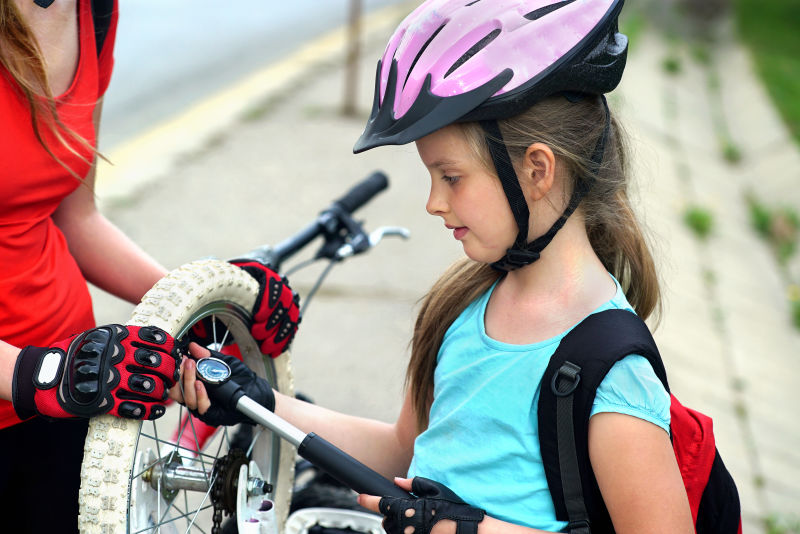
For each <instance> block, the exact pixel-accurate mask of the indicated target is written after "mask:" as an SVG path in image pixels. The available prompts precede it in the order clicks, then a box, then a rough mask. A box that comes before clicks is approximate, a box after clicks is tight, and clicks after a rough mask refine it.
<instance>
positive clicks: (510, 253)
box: [492, 248, 540, 272]
mask: <svg viewBox="0 0 800 534" xmlns="http://www.w3.org/2000/svg"><path fill="white" fill-rule="evenodd" d="M539 256H540V254H539V252H536V251H533V250H523V249H518V248H510V249H508V250H507V251H506V255H505V256H503V257H502V258H500V259H499V260H497V261H496V262H494V263H492V268H493V269H495V270H497V271H504V272H508V271H513V270H514V269H519V268H520V267H525V266H526V265H530V264H531V263H533V262H535V261H536V260H538V259H539Z"/></svg>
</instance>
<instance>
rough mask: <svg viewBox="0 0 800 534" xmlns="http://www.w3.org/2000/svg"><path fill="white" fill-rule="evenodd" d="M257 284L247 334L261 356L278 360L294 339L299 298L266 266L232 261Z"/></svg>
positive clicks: (298, 315) (298, 320)
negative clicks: (256, 345) (257, 292)
mask: <svg viewBox="0 0 800 534" xmlns="http://www.w3.org/2000/svg"><path fill="white" fill-rule="evenodd" d="M231 263H233V264H234V265H236V266H238V267H240V268H241V269H243V270H244V271H245V272H247V274H249V275H250V276H252V277H253V278H254V279H255V280H256V281H257V282H258V284H259V288H260V289H259V294H258V296H257V297H256V302H255V304H254V306H253V325H252V328H251V333H252V334H253V337H254V338H255V339H256V341H258V343H259V348H260V350H261V352H262V353H263V354H266V355H269V356H272V357H273V358H275V357H278V356H280V355H281V354H282V353H283V352H284V351H285V350H286V349H287V347H288V346H289V344H290V343H291V342H292V340H293V339H294V334H295V332H296V330H297V325H298V324H299V322H300V309H299V296H298V295H297V293H295V292H294V291H292V288H291V287H290V286H289V282H288V280H286V278H284V277H282V276H281V275H279V274H278V273H276V272H275V271H273V270H272V269H271V268H270V267H269V266H268V265H264V264H262V263H260V262H257V261H253V260H233V261H232V262H231Z"/></svg>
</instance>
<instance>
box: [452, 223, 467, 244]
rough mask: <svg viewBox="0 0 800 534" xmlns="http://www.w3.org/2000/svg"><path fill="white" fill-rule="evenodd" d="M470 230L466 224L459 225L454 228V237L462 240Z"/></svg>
mask: <svg viewBox="0 0 800 534" xmlns="http://www.w3.org/2000/svg"><path fill="white" fill-rule="evenodd" d="M467 232H469V228H467V227H466V226H459V227H458V228H453V237H455V238H456V239H457V240H458V241H461V239H463V237H464V236H465V235H467Z"/></svg>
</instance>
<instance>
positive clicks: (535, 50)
mask: <svg viewBox="0 0 800 534" xmlns="http://www.w3.org/2000/svg"><path fill="white" fill-rule="evenodd" d="M622 4H623V0H562V1H555V2H554V1H552V0H428V1H426V2H424V3H423V4H422V5H420V6H419V7H418V8H417V9H415V10H414V11H413V12H412V13H411V14H410V15H409V16H408V17H406V19H405V20H404V21H403V22H402V23H401V24H400V26H399V27H398V28H397V30H395V32H394V35H393V36H392V38H391V39H390V40H389V44H388V45H387V47H386V50H385V52H384V54H383V57H382V58H381V60H380V61H379V62H378V69H377V75H376V81H375V98H374V100H373V106H372V113H371V114H370V118H369V120H368V122H367V126H366V128H365V130H364V133H363V134H362V135H361V137H360V138H359V139H358V141H357V142H356V144H355V147H354V148H353V151H354V152H355V153H358V152H362V151H364V150H368V149H370V148H374V147H377V146H381V145H390V144H394V145H397V144H405V143H409V142H411V141H415V140H417V139H419V138H421V137H424V136H426V135H428V134H430V133H432V132H434V131H436V130H438V129H440V128H442V127H444V126H447V125H448V124H452V123H454V122H465V121H480V122H481V125H482V126H483V127H484V130H485V131H486V134H487V135H486V139H487V142H488V144H489V148H490V152H491V154H492V158H493V160H494V163H495V167H496V168H497V171H498V175H499V176H500V179H501V182H502V183H503V187H504V189H505V192H506V195H507V196H508V199H509V203H510V204H511V208H512V212H513V213H514V216H515V218H516V220H517V224H518V226H519V230H520V235H519V236H518V237H517V240H516V243H515V246H514V247H513V248H512V249H510V250H509V255H507V256H506V257H505V258H504V259H503V260H501V261H500V262H498V263H497V264H495V267H497V268H500V269H504V270H508V269H511V268H516V267H519V266H521V265H526V264H528V263H531V262H532V261H535V260H536V259H538V256H539V252H541V249H542V248H544V245H546V244H547V243H548V242H549V241H550V239H552V235H550V237H549V238H547V239H546V242H545V243H543V244H542V241H541V238H540V239H538V240H536V241H534V243H535V244H536V246H533V245H534V243H527V231H528V230H527V229H528V208H527V203H526V202H525V201H524V198H523V197H522V192H521V190H520V187H519V183H518V181H517V178H516V174H514V172H513V167H512V166H511V163H510V159H509V157H508V153H507V150H506V149H505V145H504V144H503V142H502V135H500V130H499V128H498V127H497V123H496V121H497V120H500V119H505V118H508V117H511V116H514V115H517V114H519V113H521V112H523V111H525V110H526V109H528V108H529V107H531V106H532V105H533V104H535V103H536V102H538V101H540V100H542V99H543V98H545V97H547V96H551V95H556V94H564V95H565V96H567V97H568V98H570V99H573V98H582V97H584V95H603V94H604V93H607V92H609V91H611V90H612V89H614V88H615V87H616V86H617V84H618V83H619V81H620V79H621V77H622V71H623V70H624V68H625V60H626V57H627V48H628V40H627V38H626V37H625V36H624V35H623V34H620V33H619V32H618V31H617V18H618V16H619V12H620V10H621V9H622ZM603 103H604V104H605V100H604V99H603ZM606 117H607V120H608V113H606ZM607 131H608V124H607V125H606V133H607ZM605 138H606V135H603V138H602V139H601V140H600V142H598V147H597V150H596V151H595V156H596V157H597V158H598V159H597V160H596V163H599V161H601V160H602V153H603V148H604V145H605ZM584 193H585V191H583V192H580V191H578V192H576V195H577V197H578V198H577V200H576V199H575V196H576V195H574V196H573V200H574V201H575V202H574V204H575V206H572V204H573V202H571V203H570V206H572V207H571V209H570V208H568V209H567V211H566V212H565V214H564V216H562V219H563V220H560V222H557V223H556V225H554V226H557V227H556V228H555V229H554V230H553V229H551V232H552V234H555V231H557V230H558V229H559V228H560V227H561V226H562V225H563V223H564V222H565V221H566V217H568V216H569V214H570V213H571V212H572V211H573V210H574V209H575V207H577V202H578V201H579V200H580V196H582V195H583V194H584ZM551 232H548V234H551ZM548 234H546V235H545V236H542V237H546V236H547V235H548Z"/></svg>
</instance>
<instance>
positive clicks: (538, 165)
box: [522, 143, 556, 200]
mask: <svg viewBox="0 0 800 534" xmlns="http://www.w3.org/2000/svg"><path fill="white" fill-rule="evenodd" d="M555 176H556V156H555V154H553V151H552V150H551V149H550V147H549V146H547V145H545V144H544V143H534V144H532V145H531V146H529V147H528V148H527V149H526V150H525V156H524V157H523V161H522V178H523V180H522V182H523V183H526V182H527V185H528V187H527V188H526V189H528V191H529V192H530V193H529V194H530V197H531V200H541V199H542V198H544V197H545V195H547V193H548V192H549V191H550V189H552V187H553V182H554V181H555Z"/></svg>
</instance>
